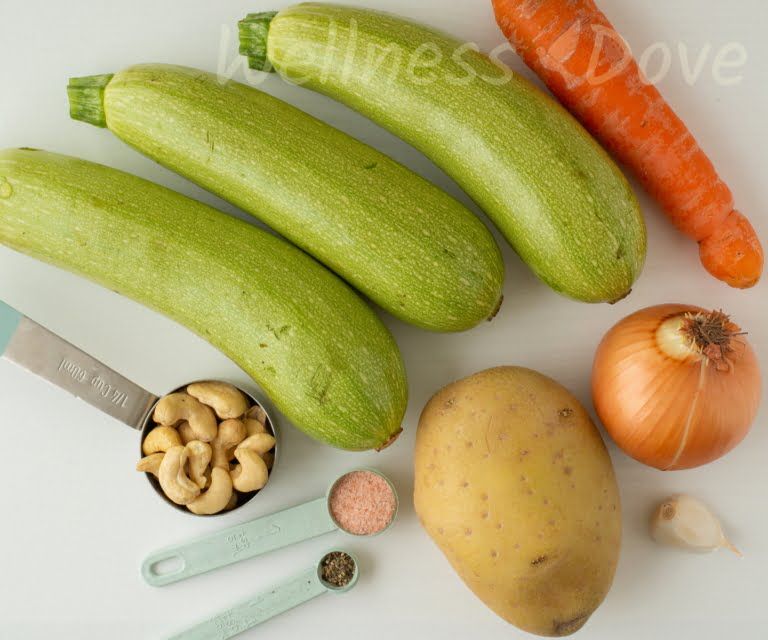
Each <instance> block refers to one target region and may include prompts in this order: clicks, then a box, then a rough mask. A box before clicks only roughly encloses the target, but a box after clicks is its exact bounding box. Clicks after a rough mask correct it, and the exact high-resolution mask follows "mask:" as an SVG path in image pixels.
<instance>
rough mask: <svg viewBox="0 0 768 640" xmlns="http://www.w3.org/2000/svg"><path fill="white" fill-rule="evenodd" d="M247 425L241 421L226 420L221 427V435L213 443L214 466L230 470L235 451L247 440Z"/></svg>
mask: <svg viewBox="0 0 768 640" xmlns="http://www.w3.org/2000/svg"><path fill="white" fill-rule="evenodd" d="M246 435H248V434H247V433H246V431H245V425H244V424H243V423H242V422H241V421H240V420H225V421H224V422H222V423H221V424H220V425H219V433H218V434H217V435H216V437H215V438H214V439H213V442H212V443H211V444H212V445H213V462H212V464H213V466H214V467H221V468H223V469H226V468H228V466H229V461H230V460H231V459H232V451H233V449H234V448H235V447H236V446H237V445H239V444H240V443H241V442H242V441H243V440H245V437H246Z"/></svg>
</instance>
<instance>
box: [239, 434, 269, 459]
mask: <svg viewBox="0 0 768 640" xmlns="http://www.w3.org/2000/svg"><path fill="white" fill-rule="evenodd" d="M274 447H275V439H274V437H272V436H271V435H269V434H268V433H257V434H255V435H252V436H250V437H249V438H246V439H245V440H243V441H242V442H241V443H240V444H239V445H237V448H238V449H250V450H251V451H255V452H256V453H258V454H259V455H260V456H263V455H264V454H265V453H266V452H267V451H271V450H272V449H274Z"/></svg>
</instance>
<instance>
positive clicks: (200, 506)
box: [187, 467, 233, 515]
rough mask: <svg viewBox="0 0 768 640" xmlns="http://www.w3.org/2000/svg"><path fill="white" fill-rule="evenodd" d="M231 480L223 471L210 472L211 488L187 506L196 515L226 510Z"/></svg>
mask: <svg viewBox="0 0 768 640" xmlns="http://www.w3.org/2000/svg"><path fill="white" fill-rule="evenodd" d="M232 495H233V493H232V478H231V477H230V475H229V473H227V471H226V470H225V469H220V468H218V467H214V469H213V471H211V488H210V489H208V491H206V492H204V493H203V494H202V495H200V496H199V497H197V498H195V499H194V500H193V501H192V502H190V503H189V504H188V505H187V509H189V510H190V511H191V512H192V513H196V514H197V515H213V514H214V513H219V512H220V511H223V510H224V509H226V508H227V505H228V504H229V502H230V500H231V499H232Z"/></svg>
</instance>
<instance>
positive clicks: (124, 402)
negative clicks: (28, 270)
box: [0, 301, 278, 517]
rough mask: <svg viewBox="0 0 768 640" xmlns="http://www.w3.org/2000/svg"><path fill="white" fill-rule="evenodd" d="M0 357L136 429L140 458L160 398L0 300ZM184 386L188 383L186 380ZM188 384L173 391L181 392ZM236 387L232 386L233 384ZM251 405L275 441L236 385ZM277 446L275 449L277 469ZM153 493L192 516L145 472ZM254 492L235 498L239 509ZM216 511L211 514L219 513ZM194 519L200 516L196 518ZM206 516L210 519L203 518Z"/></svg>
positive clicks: (270, 425)
mask: <svg viewBox="0 0 768 640" xmlns="http://www.w3.org/2000/svg"><path fill="white" fill-rule="evenodd" d="M0 356H2V357H4V358H5V359H7V360H9V361H11V362H13V363H15V364H17V365H19V366H21V367H22V368H24V369H26V370H27V371H30V372H31V373H34V374H35V375H37V376H39V377H41V378H43V379H45V380H47V381H48V382H51V383H53V384H54V385H56V386H57V387H59V388H61V389H64V390H65V391H68V392H70V393H71V394H72V395H74V396H75V397H77V398H80V399H81V400H84V401H85V402H87V403H88V404H90V405H91V406H93V407H96V408H97V409H98V410H99V411H102V412H103V413H106V414H107V415H110V416H112V417H113V418H116V419H117V420H119V421H120V422H123V423H124V424H127V425H128V426H129V427H131V428H132V429H136V430H137V431H141V439H140V441H139V456H140V457H141V456H143V453H142V451H141V445H142V444H143V442H144V439H145V438H146V437H147V434H149V432H150V431H151V430H152V429H154V428H155V426H157V425H156V423H155V422H154V420H153V419H152V413H153V412H154V409H155V406H156V405H157V403H158V402H159V400H160V398H161V396H157V395H155V394H153V393H151V392H149V391H147V390H145V389H143V388H142V387H140V386H139V385H137V384H135V383H133V382H131V381H130V380H128V379H127V378H125V377H124V376H122V375H120V374H119V373H117V372H116V371H113V370H112V369H110V368H109V367H107V366H106V365H105V364H103V363H102V362H99V361H98V360H96V358H94V357H93V356H90V355H88V354H87V353H85V352H84V351H83V350H81V349H79V348H77V347H76V346H74V345H72V344H70V343H69V342H67V341H66V340H64V339H63V338H60V337H59V336H57V335H56V334H55V333H52V332H51V331H49V330H48V329H46V328H45V327H43V326H41V325H39V324H38V323H36V322H34V321H33V320H30V319H29V318H27V317H26V316H24V315H23V314H21V313H19V312H18V311H16V310H15V309H13V308H12V307H10V306H8V305H7V304H5V303H4V302H2V301H0ZM189 384H193V382H190V383H189ZM187 386H188V384H187V385H184V386H183V387H180V388H179V389H176V390H175V391H174V392H173V393H175V392H176V391H183V390H184V389H186V387H187ZM236 386H237V385H236ZM237 388H238V389H239V390H240V391H241V392H242V393H243V394H244V395H245V396H246V398H248V400H249V401H250V402H251V403H252V405H253V406H260V407H261V408H262V409H263V410H264V413H265V415H266V419H265V422H266V425H265V426H266V428H267V431H268V432H269V433H271V435H273V436H275V438H277V428H276V426H275V422H274V421H273V420H272V418H271V417H270V411H269V409H268V407H267V406H265V404H266V403H265V402H264V401H263V400H262V399H260V398H256V397H255V396H254V394H253V393H250V392H248V391H245V390H244V389H241V388H240V387H239V386H238V387H237ZM277 453H278V445H275V461H274V463H273V467H272V469H274V468H275V465H277ZM271 474H272V470H270V476H271ZM145 476H146V477H147V480H148V481H149V484H150V485H151V486H152V488H153V489H154V490H155V492H156V493H157V494H158V495H159V496H160V497H161V498H162V499H163V500H164V501H165V502H166V503H167V504H169V505H171V506H172V507H174V508H175V509H177V510H179V511H183V512H184V513H188V514H191V515H194V514H192V512H191V511H189V510H188V509H187V508H186V507H184V506H182V505H177V504H176V503H174V502H173V501H171V500H170V499H169V498H168V497H167V496H166V495H165V493H164V492H163V490H162V488H161V487H160V482H159V481H158V480H157V478H155V477H154V476H153V475H152V474H149V473H147V474H145ZM258 493H259V492H258V491H254V492H251V493H241V494H239V498H238V504H237V506H236V507H235V509H239V508H240V507H242V506H244V505H245V504H246V503H247V502H249V501H250V500H251V499H252V498H253V497H254V496H256V495H257V494H258ZM224 513H230V512H221V513H217V514H214V515H223V514H224ZM198 517H199V516H198ZM206 517H210V516H206Z"/></svg>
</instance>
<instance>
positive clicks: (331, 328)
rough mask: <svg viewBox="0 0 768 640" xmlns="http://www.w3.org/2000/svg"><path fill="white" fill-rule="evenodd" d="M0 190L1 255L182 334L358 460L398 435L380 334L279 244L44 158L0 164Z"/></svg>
mask: <svg viewBox="0 0 768 640" xmlns="http://www.w3.org/2000/svg"><path fill="white" fill-rule="evenodd" d="M0 185H2V186H3V189H2V190H0V243H2V244H4V245H7V246H8V247H11V248H12V249H15V250H17V251H21V252H22V253H26V254H28V255H31V256H33V257H35V258H38V259H40V260H44V261H45V262H49V263H51V264H54V265H57V266H59V267H62V268H64V269H67V270H69V271H72V272H74V273H77V274H79V275H81V276H84V277H87V278H89V279H91V280H93V281H95V282H97V283H99V284H101V285H103V286H105V287H108V288H110V289H113V290H115V291H117V292H118V293H121V294H123V295H126V296H128V297H129V298H132V299H134V300H137V301H138V302H141V303H143V304H145V305H147V306H148V307H151V308H153V309H155V310H157V311H159V312H161V313H164V314H165V315H167V316H169V317H170V318H173V319H174V320H176V321H178V322H179V323H181V324H183V325H185V326H186V327H188V328H189V329H191V330H192V331H194V332H195V333H197V334H198V335H200V336H201V337H203V338H205V339H206V340H208V341H209V342H210V343H211V344H213V345H214V346H216V347H218V348H219V349H220V350H221V351H223V352H224V353H225V354H226V355H227V356H229V357H230V358H231V359H232V360H234V361H235V362H236V363H237V364H238V365H239V366H240V367H242V368H243V369H244V370H245V371H246V372H247V373H248V374H249V375H250V376H252V377H253V379H254V380H256V382H258V383H259V385H261V387H262V388H263V389H264V391H265V392H266V393H267V394H268V395H269V397H270V398H271V399H272V401H273V402H274V403H275V405H277V407H278V408H279V409H280V411H282V412H283V413H284V414H285V415H286V416H287V417H288V419H290V420H291V421H292V422H293V423H294V424H295V425H296V426H297V427H299V428H300V429H302V430H303V431H305V432H306V433H308V434H309V435H310V436H312V437H314V438H317V439H318V440H321V441H322V442H325V443H328V444H330V445H333V446H335V447H339V448H342V449H350V450H365V449H376V448H381V447H383V446H385V445H387V444H388V443H389V442H391V441H392V440H393V439H394V438H395V437H396V436H397V434H398V433H399V432H400V425H401V420H402V418H403V414H404V411H405V406H406V396H407V387H406V381H405V372H404V369H403V363H402V359H401V357H400V352H399V350H398V348H397V345H396V344H395V341H394V339H393V338H392V336H391V334H390V333H389V332H388V331H387V329H386V328H385V327H384V326H383V324H382V323H381V321H380V320H379V318H378V317H377V316H376V314H375V313H374V312H373V311H372V310H371V309H370V307H369V306H368V305H367V304H366V303H365V302H364V301H363V300H362V299H361V298H360V297H359V296H358V295H357V294H355V292H354V291H352V290H351V289H350V288H349V287H348V286H347V285H346V284H344V283H343V282H342V281H341V280H339V279H338V278H337V277H336V276H335V275H333V274H332V273H331V272H330V271H328V270H327V269H325V267H323V266H322V265H320V264H318V263H317V262H315V260H313V259H312V258H310V257H309V256H307V255H306V254H304V253H302V252H301V251H299V250H298V249H296V248H295V247H293V246H291V245H290V244H288V243H287V242H285V241H284V240H281V239H279V238H276V237H274V236H272V235H271V234H269V233H267V232H266V231H263V230H261V229H257V228H256V227H254V226H252V225H249V224H246V223H245V222H242V221H241V220H237V219H235V218H232V217H230V216H227V215H224V214H222V213H221V212H219V211H216V210H215V209H212V208H210V207H208V206H206V205H203V204H201V203H199V202H196V201H194V200H190V199H189V198H186V197H184V196H182V195H180V194H178V193H175V192H173V191H170V190H168V189H165V188H164V187H160V186H158V185H156V184H153V183H151V182H147V181H145V180H142V179H140V178H137V177H134V176H131V175H129V174H126V173H123V172H121V171H117V170H115V169H110V168H108V167H104V166H101V165H97V164H93V163H91V162H86V161H84V160H78V159H76V158H71V157H68V156H61V155H57V154H52V153H47V152H45V151H35V150H31V149H10V150H6V151H0ZM180 375H181V374H180Z"/></svg>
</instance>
